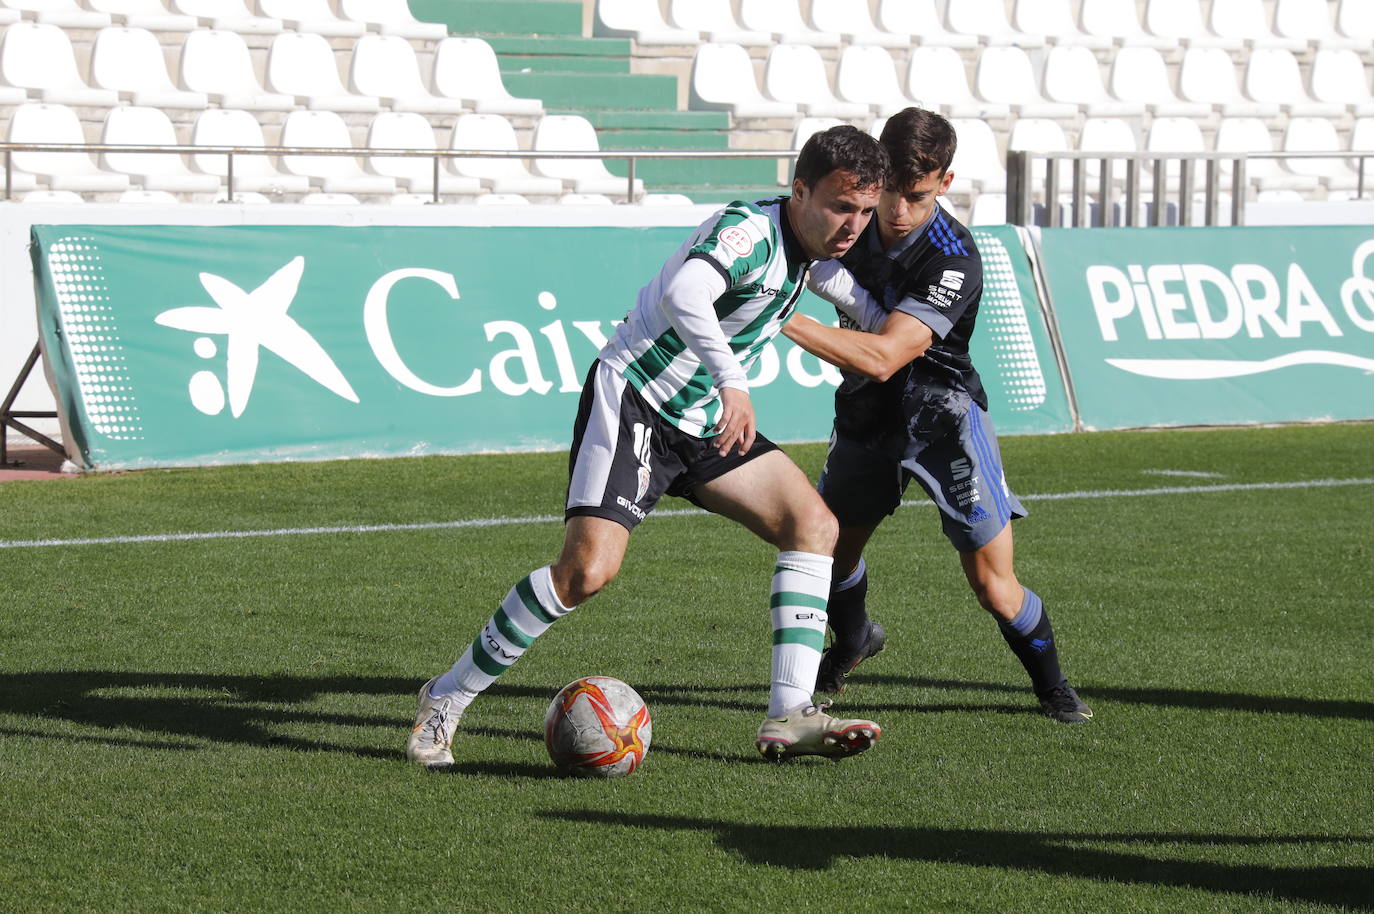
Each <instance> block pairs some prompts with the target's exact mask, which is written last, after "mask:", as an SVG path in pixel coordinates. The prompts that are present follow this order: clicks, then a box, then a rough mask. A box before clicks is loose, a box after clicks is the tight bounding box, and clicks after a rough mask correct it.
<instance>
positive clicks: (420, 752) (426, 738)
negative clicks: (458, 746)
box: [406, 676, 463, 768]
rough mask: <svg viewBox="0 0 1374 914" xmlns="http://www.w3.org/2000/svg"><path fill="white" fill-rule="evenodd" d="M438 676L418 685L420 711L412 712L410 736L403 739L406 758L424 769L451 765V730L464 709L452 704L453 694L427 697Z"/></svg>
mask: <svg viewBox="0 0 1374 914" xmlns="http://www.w3.org/2000/svg"><path fill="white" fill-rule="evenodd" d="M438 678H439V677H438V676H435V677H434V679H431V680H430V681H429V682H427V683H425V684H424V685H422V686H420V710H419V712H418V713H417V714H416V715H415V726H414V727H412V728H411V730H410V739H409V740H407V741H406V757H407V758H409V759H410V760H411V761H412V762H415V763H417V764H420V765H424V766H425V767H426V768H447V767H448V766H449V765H452V764H453V753H452V752H451V751H450V750H451V749H452V747H453V733H454V731H455V730H457V729H458V720H459V719H460V718H461V717H462V716H463V710H462V709H461V708H459V707H457V706H456V705H454V703H453V697H452V696H445V697H443V698H431V697H430V695H429V687H430V686H432V685H434V680H435V679H438Z"/></svg>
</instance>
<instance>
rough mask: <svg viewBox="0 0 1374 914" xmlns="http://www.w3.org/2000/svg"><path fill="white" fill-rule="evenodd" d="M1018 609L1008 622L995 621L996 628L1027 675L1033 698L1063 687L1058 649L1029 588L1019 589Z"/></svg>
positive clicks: (1042, 609) (1044, 613)
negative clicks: (1020, 590) (996, 622)
mask: <svg viewBox="0 0 1374 914" xmlns="http://www.w3.org/2000/svg"><path fill="white" fill-rule="evenodd" d="M1022 589H1023V590H1024V591H1025V596H1024V597H1022V599H1021V610H1020V612H1018V613H1017V614H1016V618H1015V619H1012V620H1011V621H1009V622H999V623H998V624H997V627H998V629H1000V630H1001V632H1002V637H1003V638H1005V639H1007V646H1008V647H1010V648H1011V652H1012V653H1013V654H1015V655H1016V659H1017V660H1020V661H1021V665H1022V666H1023V667H1025V668H1026V672H1027V673H1029V674H1030V678H1031V687H1032V688H1033V689H1035V693H1036V694H1037V695H1039V694H1042V693H1044V692H1047V691H1049V690H1050V689H1052V688H1054V687H1055V686H1059V685H1063V684H1064V674H1063V673H1062V672H1060V670H1059V649H1058V647H1056V646H1055V643H1054V627H1053V626H1052V625H1051V624H1050V614H1049V612H1048V611H1047V610H1046V609H1045V606H1044V604H1043V603H1041V602H1040V598H1039V597H1038V596H1036V595H1035V592H1034V591H1032V590H1031V589H1030V588H1022Z"/></svg>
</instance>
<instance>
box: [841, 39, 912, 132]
mask: <svg viewBox="0 0 1374 914" xmlns="http://www.w3.org/2000/svg"><path fill="white" fill-rule="evenodd" d="M835 94H836V95H838V96H839V97H840V98H841V99H843V100H844V101H847V102H857V103H858V104H861V105H868V106H869V108H870V109H872V111H873V113H874V114H877V115H878V116H880V117H887V116H889V115H893V114H896V113H897V112H898V111H901V110H902V109H903V108H905V107H907V106H908V105H911V104H913V100H912V99H909V98H907V97H906V95H905V94H903V92H902V89H901V86H900V85H898V83H897V69H896V64H895V63H894V62H893V60H892V55H891V54H889V53H888V52H887V51H886V50H885V49H883V48H880V47H877V46H876V45H863V44H851V45H850V46H849V47H847V48H845V49H844V51H843V52H842V53H841V54H840V64H839V68H838V69H837V70H836V73H835Z"/></svg>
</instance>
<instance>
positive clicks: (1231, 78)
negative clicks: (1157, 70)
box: [1178, 47, 1279, 117]
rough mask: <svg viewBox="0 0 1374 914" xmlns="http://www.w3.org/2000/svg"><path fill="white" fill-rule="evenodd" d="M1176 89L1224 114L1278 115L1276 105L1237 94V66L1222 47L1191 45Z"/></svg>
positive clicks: (1184, 59)
mask: <svg viewBox="0 0 1374 914" xmlns="http://www.w3.org/2000/svg"><path fill="white" fill-rule="evenodd" d="M1178 91H1179V94H1180V95H1182V96H1183V98H1184V100H1185V101H1190V102H1199V103H1201V104H1204V105H1211V106H1213V107H1214V108H1216V110H1218V111H1220V112H1221V114H1222V116H1223V117H1278V115H1279V106H1278V105H1277V104H1275V103H1273V102H1256V101H1251V100H1249V99H1247V98H1245V97H1244V96H1243V95H1241V94H1240V85H1239V84H1238V83H1237V81H1236V66H1235V64H1234V63H1233V62H1232V57H1231V54H1230V52H1228V51H1226V50H1224V49H1222V48H1201V47H1190V48H1189V49H1188V50H1187V51H1185V52H1184V54H1183V62H1182V63H1181V64H1180V65H1179V70H1178Z"/></svg>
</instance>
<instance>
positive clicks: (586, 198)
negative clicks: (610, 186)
mask: <svg viewBox="0 0 1374 914" xmlns="http://www.w3.org/2000/svg"><path fill="white" fill-rule="evenodd" d="M558 202H559V203H560V204H562V205H564V206H611V205H612V204H614V203H615V201H614V200H612V199H611V198H610V197H608V196H606V195H605V194H564V195H563V196H561V197H559V198H558Z"/></svg>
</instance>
